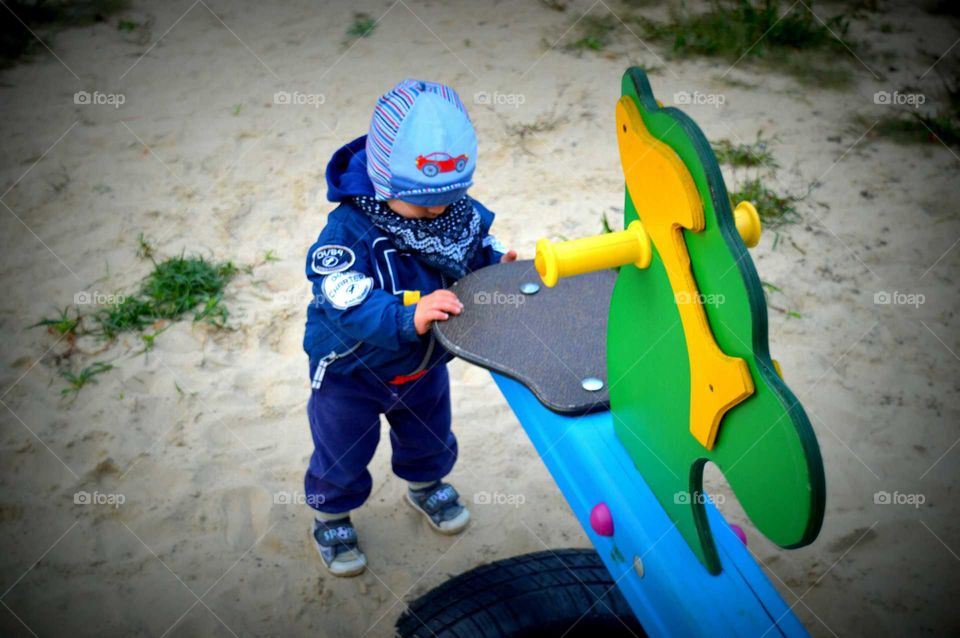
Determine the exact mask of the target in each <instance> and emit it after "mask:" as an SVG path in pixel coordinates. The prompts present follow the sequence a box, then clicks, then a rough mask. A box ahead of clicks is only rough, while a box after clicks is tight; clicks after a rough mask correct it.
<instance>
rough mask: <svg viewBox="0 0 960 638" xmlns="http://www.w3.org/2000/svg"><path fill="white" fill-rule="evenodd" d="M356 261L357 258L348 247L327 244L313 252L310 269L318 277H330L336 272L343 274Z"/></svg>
mask: <svg viewBox="0 0 960 638" xmlns="http://www.w3.org/2000/svg"><path fill="white" fill-rule="evenodd" d="M356 260H357V256H356V255H354V254H353V251H352V250H350V249H349V248H347V247H346V246H340V245H337V244H327V245H326V246H320V247H319V248H317V249H316V250H314V251H313V257H311V259H310V267H311V268H313V272H315V273H317V274H318V275H330V274H333V273H335V272H343V271H344V270H346V269H347V268H349V267H350V266H352V265H353V262H355V261H356Z"/></svg>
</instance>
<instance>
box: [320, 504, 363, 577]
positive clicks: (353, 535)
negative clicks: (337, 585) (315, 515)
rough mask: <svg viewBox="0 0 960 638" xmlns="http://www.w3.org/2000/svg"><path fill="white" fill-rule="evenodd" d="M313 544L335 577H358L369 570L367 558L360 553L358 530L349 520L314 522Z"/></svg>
mask: <svg viewBox="0 0 960 638" xmlns="http://www.w3.org/2000/svg"><path fill="white" fill-rule="evenodd" d="M313 542H314V544H315V545H316V546H317V551H318V552H319V553H320V559H321V560H322V561H323V564H324V565H325V566H326V568H327V569H328V570H330V573H331V574H333V575H334V576H356V575H357V574H361V573H363V570H365V569H366V568H367V557H366V556H365V555H364V554H363V552H362V551H360V544H359V542H358V539H357V530H355V529H354V528H353V523H351V522H350V519H349V518H342V519H340V520H336V521H330V522H329V523H326V522H322V521H318V520H314V521H313Z"/></svg>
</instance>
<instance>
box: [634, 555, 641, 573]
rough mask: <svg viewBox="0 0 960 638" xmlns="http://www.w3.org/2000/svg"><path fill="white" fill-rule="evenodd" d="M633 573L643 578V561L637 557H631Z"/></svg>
mask: <svg viewBox="0 0 960 638" xmlns="http://www.w3.org/2000/svg"><path fill="white" fill-rule="evenodd" d="M633 571H635V572H637V576H639V577H640V578H643V561H642V560H641V559H640V557H639V556H634V557H633Z"/></svg>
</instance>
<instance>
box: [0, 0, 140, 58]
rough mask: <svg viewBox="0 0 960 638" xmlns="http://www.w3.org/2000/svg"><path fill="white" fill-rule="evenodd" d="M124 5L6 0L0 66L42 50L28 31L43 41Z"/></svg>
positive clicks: (110, 0)
mask: <svg viewBox="0 0 960 638" xmlns="http://www.w3.org/2000/svg"><path fill="white" fill-rule="evenodd" d="M128 5H129V2H128V0H74V1H72V2H66V1H63V0H6V2H4V6H3V8H2V12H3V14H4V15H3V19H2V20H0V67H8V66H10V65H12V64H14V63H16V62H17V61H18V60H19V59H20V58H21V57H23V56H26V55H30V54H32V53H34V52H39V51H44V50H45V49H44V48H43V45H41V44H40V43H39V42H38V41H37V39H36V38H35V37H34V35H33V33H31V31H33V32H34V33H36V34H37V35H39V36H40V37H41V38H43V39H44V40H45V41H46V40H48V39H49V38H50V37H52V35H53V34H54V33H55V32H56V31H60V30H62V29H66V28H69V27H79V26H85V25H88V24H93V23H95V22H103V21H105V20H106V19H107V17H108V16H110V15H112V14H114V13H117V12H119V11H123V10H124V9H126V8H127V7H128ZM10 13H13V14H14V15H15V16H16V18H15V17H13V16H12V15H10ZM47 44H49V42H47Z"/></svg>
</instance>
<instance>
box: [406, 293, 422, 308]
mask: <svg viewBox="0 0 960 638" xmlns="http://www.w3.org/2000/svg"><path fill="white" fill-rule="evenodd" d="M418 303H420V291H419V290H404V291H403V305H404V306H415V305H417V304H418Z"/></svg>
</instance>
